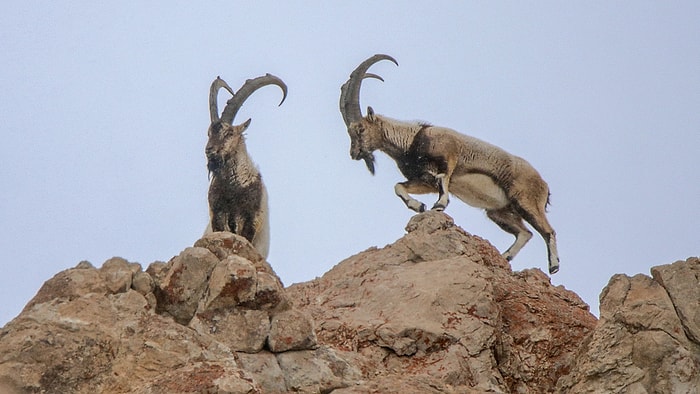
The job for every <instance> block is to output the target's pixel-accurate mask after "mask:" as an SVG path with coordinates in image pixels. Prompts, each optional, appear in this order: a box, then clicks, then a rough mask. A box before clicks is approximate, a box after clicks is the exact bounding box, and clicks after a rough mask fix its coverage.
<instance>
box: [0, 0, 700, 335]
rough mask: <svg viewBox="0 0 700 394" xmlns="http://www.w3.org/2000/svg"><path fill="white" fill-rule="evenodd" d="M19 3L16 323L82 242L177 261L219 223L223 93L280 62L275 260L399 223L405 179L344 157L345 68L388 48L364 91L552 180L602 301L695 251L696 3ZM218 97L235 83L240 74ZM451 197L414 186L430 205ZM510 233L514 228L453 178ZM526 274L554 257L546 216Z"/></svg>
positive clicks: (589, 281) (300, 273)
mask: <svg viewBox="0 0 700 394" xmlns="http://www.w3.org/2000/svg"><path fill="white" fill-rule="evenodd" d="M336 4H337V2H327V1H317V2H312V1H305V2H293V1H290V2H279V1H255V2H234V1H225V2H223V1H222V2H185V1H178V2H171V1H168V2H155V1H154V2H141V1H120V2H111V3H105V2H94V1H70V2H62V1H56V2H39V1H22V2H5V3H4V4H3V5H2V7H1V8H2V12H0V53H2V61H1V62H0V119H2V126H1V128H0V132H1V133H2V134H1V135H2V141H3V142H2V144H1V145H0V185H2V187H1V191H0V225H1V226H0V240H1V241H0V242H1V244H0V264H1V267H2V271H3V273H2V275H0V299H2V305H1V306H0V325H4V324H5V323H6V322H7V321H9V320H10V319H12V318H13V317H15V316H16V315H17V314H18V313H19V312H20V311H21V309H22V308H23V306H24V305H25V304H26V303H27V302H28V301H29V300H30V299H31V298H32V297H33V296H34V294H36V291H37V290H38V289H39V287H40V286H41V284H42V283H44V282H45V281H46V280H48V279H49V278H51V277H52V276H53V275H54V274H56V273H58V272H59V271H61V270H64V269H67V268H70V267H74V266H75V265H76V264H78V262H80V261H81V260H87V261H90V262H91V263H92V264H94V265H95V266H98V267H99V266H101V265H102V263H103V262H104V261H105V260H107V259H108V258H110V257H112V256H120V257H123V258H125V259H127V260H129V261H132V262H138V263H141V265H142V266H143V267H144V269H145V268H146V267H147V266H148V265H149V264H150V263H151V262H153V261H156V260H161V261H167V260H169V259H170V258H171V257H173V256H174V255H177V254H178V253H179V252H180V251H181V250H183V249H184V248H185V247H188V246H191V245H192V244H193V243H194V242H195V241H196V240H197V239H198V238H199V237H200V236H201V234H202V232H203V230H204V228H205V226H206V223H207V220H208V212H207V200H206V195H207V187H208V183H207V182H208V181H207V171H206V163H205V158H204V145H205V143H206V131H207V127H208V125H209V114H208V105H207V100H208V90H209V85H210V84H211V82H212V80H213V79H214V78H215V77H216V76H217V75H220V76H221V77H222V78H223V79H225V80H226V81H227V82H228V83H229V84H230V85H231V87H233V88H234V89H237V88H238V87H240V86H241V84H242V83H243V82H244V81H245V80H246V79H247V78H253V77H257V76H260V75H263V74H265V73H272V74H275V75H277V76H279V77H280V78H282V79H283V80H284V81H285V82H286V83H287V85H288V87H289V96H288V98H287V100H286V101H285V103H284V104H283V105H282V106H281V107H277V103H278V102H279V99H280V91H279V89H278V88H276V87H266V88H264V89H262V90H260V91H258V92H256V93H255V95H253V96H252V97H251V98H250V99H249V100H248V101H247V102H246V104H245V105H244V106H243V108H242V109H241V111H240V112H239V114H238V117H237V118H236V122H237V123H240V122H243V121H244V120H246V119H247V118H248V117H250V118H252V119H253V121H252V124H251V126H250V128H249V129H248V148H249V152H250V154H251V156H252V157H253V160H254V161H255V162H256V163H257V164H258V166H259V168H260V171H261V172H262V174H263V178H264V180H265V183H266V185H267V187H268V190H269V193H270V220H271V233H272V240H271V253H270V257H269V261H270V263H271V264H272V266H273V268H274V269H275V271H276V272H277V274H278V275H279V276H280V277H281V279H282V281H283V282H284V283H285V285H290V284H292V283H295V282H301V281H307V280H310V279H313V278H315V277H317V276H321V275H323V273H325V272H326V271H328V270H329V269H330V268H331V267H333V266H334V265H335V264H337V263H338V262H340V261H341V260H343V259H344V258H346V257H349V256H351V255H353V254H356V253H358V252H360V251H363V250H365V249H367V248H369V247H371V246H378V247H383V246H385V245H387V244H390V243H392V242H394V241H395V240H397V239H398V238H400V237H401V236H402V235H403V234H404V226H405V224H406V223H407V222H408V220H409V219H410V217H411V216H412V214H413V212H412V211H410V210H408V209H407V208H406V207H405V206H404V204H403V203H402V201H401V200H399V199H398V198H397V197H396V196H395V195H394V189H393V187H394V184H395V183H396V182H400V181H403V180H404V179H403V178H402V177H401V175H400V173H399V172H398V170H397V168H396V165H395V164H394V162H393V161H391V160H390V159H389V158H388V157H387V156H385V155H383V154H381V153H379V152H378V153H377V154H376V156H377V158H378V162H377V166H376V169H377V175H376V176H374V177H372V176H371V175H370V174H369V172H367V170H366V168H365V165H364V163H362V162H356V161H352V160H351V159H350V157H349V142H350V141H349V137H348V136H347V133H346V129H345V125H344V123H343V120H342V118H341V115H340V113H339V111H338V98H339V93H340V86H341V85H342V84H343V83H344V82H345V80H346V79H347V77H348V75H349V73H350V72H351V71H352V70H353V69H354V68H355V67H356V66H357V65H358V64H359V63H360V62H361V61H363V60H364V59H366V58H367V57H369V56H371V55H373V54H375V53H386V54H390V55H392V56H394V57H395V58H396V59H397V60H398V62H399V67H396V66H394V65H393V64H391V63H389V62H382V63H380V64H377V65H375V66H374V67H373V68H372V72H375V73H378V74H380V75H381V76H382V77H384V79H385V81H386V82H384V83H380V82H378V81H376V80H367V81H365V83H364V86H363V90H362V95H361V103H362V106H363V109H364V108H365V107H366V106H367V105H371V106H372V107H373V108H374V109H375V111H376V112H377V113H380V114H383V115H386V116H389V117H392V118H396V119H401V120H421V121H427V122H430V123H432V124H435V125H440V126H447V127H451V128H453V129H456V130H458V131H460V132H462V133H466V134H470V135H472V136H475V137H478V138H480V139H483V140H485V141H488V142H490V143H493V144H496V145H498V146H500V147H502V148H504V149H506V150H507V151H509V152H511V153H513V154H516V155H518V156H521V157H523V158H525V159H526V160H528V161H529V162H530V163H531V164H532V165H533V166H534V167H535V168H536V169H537V170H538V171H539V172H540V173H541V174H542V176H543V178H544V179H545V180H546V181H547V182H548V184H549V186H550V189H551V192H552V205H551V207H550V212H549V214H548V217H549V220H550V222H551V223H552V225H553V226H554V228H555V229H556V231H557V234H558V240H559V252H560V256H561V270H560V272H559V273H557V274H556V275H554V276H553V277H552V282H553V283H554V284H556V285H562V286H564V287H566V288H567V289H570V290H573V291H575V292H576V293H578V294H579V295H580V296H581V297H582V298H583V299H584V301H586V302H587V303H588V304H590V305H591V309H592V311H593V312H594V313H596V314H597V313H598V295H599V293H600V291H601V290H602V289H603V287H604V286H605V285H606V284H607V282H608V280H609V278H610V277H611V276H612V275H613V274H616V273H625V274H628V275H634V274H637V273H645V274H648V273H649V269H650V268H651V267H652V266H654V265H661V264H668V263H672V262H674V261H676V260H681V259H683V260H684V259H686V258H687V257H689V256H698V255H699V254H700V251H699V248H700V236H699V235H698V234H699V233H700V232H699V230H700V228H699V227H700V210H699V209H698V201H699V200H700V182H699V181H700V179H699V178H700V177H699V174H700V170H699V168H700V161H699V160H698V147H699V146H700V71H698V70H700V23H698V21H700V3H699V2H697V1H686V2H684V1H674V2H665V1H663V2H662V1H653V2H650V1H619V2H608V1H600V2H594V1H590V2H571V1H567V2H563V1H537V2H522V1H512V2H510V1H509V2H502V1H496V2H491V1H489V2H470V1H466V2H465V1H431V2H426V1H406V2H397V1H385V2H376V1H371V2H369V1H368V2H365V1H354V2H344V3H343V5H336ZM221 97H222V99H223V98H224V96H223V94H222V96H221ZM436 198H437V196H435V195H428V196H419V199H421V200H422V201H424V202H426V204H427V205H428V206H431V205H432V204H433V203H434V201H435V200H436ZM447 213H448V214H450V215H451V216H452V217H454V219H455V221H456V222H457V224H459V225H460V226H461V227H463V228H464V229H465V230H466V231H468V232H470V233H472V234H475V235H479V236H481V237H483V238H485V239H488V240H489V241H491V243H493V244H494V245H495V246H496V247H497V248H498V249H499V250H501V251H503V250H505V249H506V248H507V247H508V246H509V245H510V244H511V243H512V236H511V235H509V234H506V233H504V232H503V231H501V230H500V229H499V228H498V227H497V226H496V225H495V224H493V223H492V222H490V221H489V220H488V219H487V218H486V217H485V215H484V213H483V212H482V211H480V210H478V209H476V208H472V207H468V206H466V205H464V204H463V203H461V202H460V201H458V200H457V199H455V198H453V199H452V202H451V204H450V205H449V207H448V208H447ZM512 266H513V269H514V270H521V269H525V268H532V267H536V268H540V269H542V270H543V271H546V268H547V256H546V249H545V246H544V242H543V241H542V239H541V238H540V237H539V235H537V234H536V235H535V236H534V237H533V238H532V240H531V241H530V243H529V244H528V245H526V246H525V248H524V249H523V250H522V251H521V253H520V254H519V255H518V256H517V257H516V259H515V260H514V261H513V262H512Z"/></svg>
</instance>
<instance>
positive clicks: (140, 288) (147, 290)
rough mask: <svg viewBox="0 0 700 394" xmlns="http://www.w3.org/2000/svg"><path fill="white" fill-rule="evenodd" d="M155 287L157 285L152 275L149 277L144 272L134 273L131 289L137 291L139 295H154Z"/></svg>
mask: <svg viewBox="0 0 700 394" xmlns="http://www.w3.org/2000/svg"><path fill="white" fill-rule="evenodd" d="M155 287H156V285H155V282H154V281H153V278H152V277H151V275H148V274H147V273H145V272H143V271H138V272H136V273H134V276H133V279H132V282H131V288H132V289H134V290H136V291H137V292H138V293H139V294H141V295H142V296H144V297H145V296H146V295H148V294H151V293H153V290H155Z"/></svg>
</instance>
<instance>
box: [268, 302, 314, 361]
mask: <svg viewBox="0 0 700 394" xmlns="http://www.w3.org/2000/svg"><path fill="white" fill-rule="evenodd" d="M267 346H268V348H269V349H270V351H272V352H274V353H281V352H286V351H289V350H308V349H314V348H316V335H315V334H314V327H313V322H312V321H311V318H310V317H309V316H308V315H306V314H305V313H303V312H301V311H299V310H296V309H291V310H287V311H284V312H281V313H278V314H276V315H274V316H273V317H272V322H271V325H270V334H269V336H268V338H267Z"/></svg>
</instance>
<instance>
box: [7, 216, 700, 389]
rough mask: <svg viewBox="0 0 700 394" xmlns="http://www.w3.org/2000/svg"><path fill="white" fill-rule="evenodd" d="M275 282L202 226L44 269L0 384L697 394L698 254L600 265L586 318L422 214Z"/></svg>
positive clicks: (267, 270) (541, 279)
mask: <svg viewBox="0 0 700 394" xmlns="http://www.w3.org/2000/svg"><path fill="white" fill-rule="evenodd" d="M406 230H407V232H408V233H407V234H406V235H405V236H404V237H402V238H401V239H399V240H397V241H396V242H395V243H393V244H391V245H388V246H386V247H384V248H370V249H368V250H366V251H364V252H362V253H359V254H357V255H355V256H352V257H350V258H348V259H346V260H344V261H342V262H340V263H339V264H338V265H336V266H335V267H333V269H331V270H330V271H329V272H327V273H326V274H325V275H323V276H322V277H321V278H316V279H315V280H312V281H309V282H306V283H300V284H295V285H293V286H291V287H289V288H287V289H285V288H283V286H282V282H281V281H280V280H279V278H278V277H277V275H276V274H275V273H274V271H273V270H272V268H271V267H270V265H269V264H268V263H267V262H265V261H264V260H263V259H262V257H260V256H259V254H258V253H257V251H255V249H254V248H253V247H252V245H250V243H249V242H248V241H246V240H245V239H243V238H241V237H238V236H236V235H233V234H230V233H214V234H209V235H207V236H205V237H204V238H202V239H201V240H199V241H197V242H196V243H195V247H191V248H186V249H185V250H184V251H183V252H181V253H180V254H179V255H178V256H175V257H174V258H172V259H171V260H170V261H168V262H167V263H163V262H155V263H152V264H150V265H149V267H148V268H147V269H146V271H145V272H143V271H142V269H141V266H140V265H139V264H137V263H129V262H127V261H126V260H124V259H121V258H113V259H110V260H108V261H107V262H105V264H103V266H102V267H101V268H100V269H95V268H94V267H93V266H92V264H90V263H88V262H81V263H79V264H78V266H77V267H75V268H72V269H68V270H66V271H63V272H60V273H58V274H56V276H54V277H53V278H51V279H49V280H48V281H47V282H46V283H45V284H44V285H43V286H42V287H41V289H40V290H39V292H38V293H37V295H36V296H35V297H34V298H33V299H32V300H31V301H30V302H29V303H28V304H27V306H26V307H25V309H24V310H23V311H22V313H21V314H20V315H19V316H18V317H17V318H15V319H14V320H12V321H11V322H10V323H8V324H7V325H6V326H5V327H3V328H2V329H0V392H3V393H4V392H7V393H12V394H14V393H27V392H46V393H53V392H56V393H58V392H60V393H63V392H70V393H78V394H81V393H93V392H114V393H171V392H182V393H186V392H190V393H194V392H207V393H284V392H301V393H331V392H332V393H334V394H341V393H346V394H347V393H383V392H401V393H469V394H470V393H486V392H495V393H499V392H500V393H549V392H561V393H581V392H586V393H589V392H592V393H608V392H612V393H651V392H673V393H698V390H697V388H698V387H700V343H698V340H697V338H698V328H699V327H700V323H699V322H698V314H699V313H700V312H698V310H699V309H700V308H699V307H698V306H699V305H700V295H699V293H698V291H699V290H698V289H699V288H700V287H699V286H698V277H699V276H700V275H699V274H698V271H699V270H700V260H699V259H698V258H690V259H688V260H686V261H681V262H676V263H674V264H670V265H665V266H659V267H654V268H652V270H651V272H652V277H649V276H646V275H635V276H633V277H629V276H626V275H616V276H613V278H611V280H610V283H609V284H608V286H607V287H606V288H605V289H604V290H603V292H602V294H601V308H600V310H601V318H600V320H599V321H597V320H596V318H595V317H594V316H592V315H591V314H590V312H589V310H588V306H587V305H586V304H585V303H583V301H581V299H580V298H579V297H578V296H577V295H576V294H574V293H572V292H571V291H568V290H566V289H565V288H563V287H561V286H552V284H551V283H550V281H549V277H548V276H547V275H545V274H544V273H543V272H542V271H540V270H539V269H527V270H523V271H520V272H513V271H512V270H511V268H510V266H509V264H508V262H507V261H505V260H504V259H503V258H502V257H501V256H500V254H499V253H498V251H497V250H496V249H495V248H493V246H491V245H490V244H489V243H488V242H486V241H485V240H483V239H481V238H479V237H475V236H472V235H469V234H468V233H466V232H464V230H462V229H460V228H459V227H457V226H455V225H454V222H453V221H452V219H451V218H450V217H449V216H447V215H445V214H444V213H440V212H426V213H423V214H419V215H416V216H414V217H413V218H411V220H410V221H409V223H408V225H407V226H406Z"/></svg>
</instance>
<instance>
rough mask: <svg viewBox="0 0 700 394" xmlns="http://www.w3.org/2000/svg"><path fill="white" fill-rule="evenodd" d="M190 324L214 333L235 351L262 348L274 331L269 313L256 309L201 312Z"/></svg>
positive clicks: (210, 333)
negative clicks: (271, 329)
mask: <svg viewBox="0 0 700 394" xmlns="http://www.w3.org/2000/svg"><path fill="white" fill-rule="evenodd" d="M189 325H190V327H192V328H193V329H195V330H196V331H197V332H199V333H201V334H203V335H207V334H209V335H211V336H212V337H214V338H215V339H216V340H217V341H219V342H221V343H223V344H224V345H226V346H228V347H229V348H230V349H231V350H232V351H236V352H246V353H257V352H259V351H261V350H262V349H263V346H265V341H266V340H267V337H268V335H269V333H270V317H269V316H268V313H267V312H266V311H260V310H253V309H223V310H217V311H209V312H202V313H197V314H196V315H195V317H194V318H193V319H192V321H190V324H189Z"/></svg>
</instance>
